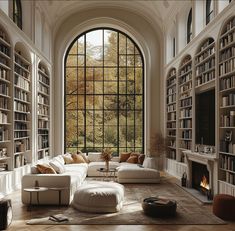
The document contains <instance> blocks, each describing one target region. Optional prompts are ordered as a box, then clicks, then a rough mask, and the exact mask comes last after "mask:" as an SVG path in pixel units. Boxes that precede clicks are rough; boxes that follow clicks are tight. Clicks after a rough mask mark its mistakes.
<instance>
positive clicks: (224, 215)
mask: <svg viewBox="0 0 235 231" xmlns="http://www.w3.org/2000/svg"><path fill="white" fill-rule="evenodd" d="M234 211H235V197H233V196H230V195H227V194H217V195H216V196H215V197H214V200H213V213H214V214H215V215H216V216H217V217H219V218H221V219H223V220H235V213H234Z"/></svg>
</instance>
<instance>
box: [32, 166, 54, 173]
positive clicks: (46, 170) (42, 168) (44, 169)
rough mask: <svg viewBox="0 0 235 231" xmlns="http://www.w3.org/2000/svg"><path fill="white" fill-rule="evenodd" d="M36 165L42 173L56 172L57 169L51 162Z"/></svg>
mask: <svg viewBox="0 0 235 231" xmlns="http://www.w3.org/2000/svg"><path fill="white" fill-rule="evenodd" d="M36 166H37V169H38V171H39V172H40V173H42V174H56V171H55V170H54V169H53V168H52V167H51V166H50V165H49V164H37V165H36Z"/></svg>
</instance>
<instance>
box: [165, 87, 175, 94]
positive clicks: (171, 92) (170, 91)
mask: <svg viewBox="0 0 235 231" xmlns="http://www.w3.org/2000/svg"><path fill="white" fill-rule="evenodd" d="M175 92H176V86H173V87H171V88H169V89H167V91H166V94H167V95H171V94H174V93H175Z"/></svg>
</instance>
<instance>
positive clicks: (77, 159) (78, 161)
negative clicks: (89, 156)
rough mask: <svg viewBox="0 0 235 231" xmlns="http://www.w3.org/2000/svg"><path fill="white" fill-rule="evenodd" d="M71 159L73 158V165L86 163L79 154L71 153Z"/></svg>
mask: <svg viewBox="0 0 235 231" xmlns="http://www.w3.org/2000/svg"><path fill="white" fill-rule="evenodd" d="M72 158H73V161H74V163H76V164H82V163H86V161H85V160H84V159H83V157H82V155H80V154H76V153H73V154H72Z"/></svg>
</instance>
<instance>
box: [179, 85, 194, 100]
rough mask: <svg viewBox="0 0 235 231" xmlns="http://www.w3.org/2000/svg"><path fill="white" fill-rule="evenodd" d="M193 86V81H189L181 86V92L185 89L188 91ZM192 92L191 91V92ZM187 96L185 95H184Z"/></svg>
mask: <svg viewBox="0 0 235 231" xmlns="http://www.w3.org/2000/svg"><path fill="white" fill-rule="evenodd" d="M191 88H192V81H190V82H188V83H187V84H184V85H183V86H181V87H180V89H179V92H180V93H184V92H185V91H188V90H190V89H191ZM190 94H191V93H190ZM183 98H185V97H183Z"/></svg>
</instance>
